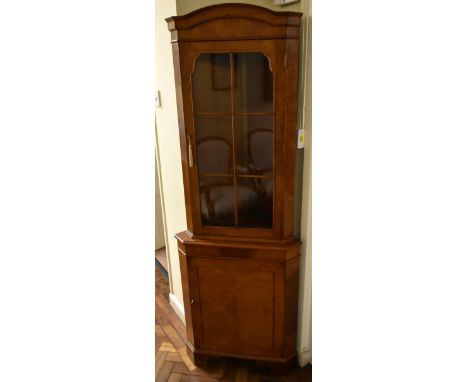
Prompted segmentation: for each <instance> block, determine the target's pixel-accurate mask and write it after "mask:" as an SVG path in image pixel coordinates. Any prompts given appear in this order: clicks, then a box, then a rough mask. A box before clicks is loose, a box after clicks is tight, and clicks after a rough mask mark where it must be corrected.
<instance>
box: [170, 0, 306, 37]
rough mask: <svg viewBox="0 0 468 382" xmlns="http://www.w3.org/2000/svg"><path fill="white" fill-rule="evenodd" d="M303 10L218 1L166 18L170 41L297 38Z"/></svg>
mask: <svg viewBox="0 0 468 382" xmlns="http://www.w3.org/2000/svg"><path fill="white" fill-rule="evenodd" d="M301 17H302V13H299V12H275V11H272V10H270V9H267V8H263V7H259V6H256V5H251V4H238V3H236V4H234V3H228V4H218V5H212V6H209V7H205V8H201V9H197V10H195V11H193V12H191V13H188V14H187V15H184V16H173V17H169V18H167V19H166V21H167V24H168V28H169V30H170V31H171V40H172V42H181V41H229V40H259V39H298V38H299V26H300V23H301Z"/></svg>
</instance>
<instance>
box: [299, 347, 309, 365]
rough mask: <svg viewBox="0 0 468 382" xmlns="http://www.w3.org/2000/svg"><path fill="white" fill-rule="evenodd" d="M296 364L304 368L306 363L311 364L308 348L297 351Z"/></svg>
mask: <svg viewBox="0 0 468 382" xmlns="http://www.w3.org/2000/svg"><path fill="white" fill-rule="evenodd" d="M297 363H298V364H299V366H300V367H304V366H305V365H307V364H308V363H312V353H311V351H310V349H309V348H306V349H302V350H299V349H298V350H297Z"/></svg>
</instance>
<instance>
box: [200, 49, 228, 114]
mask: <svg viewBox="0 0 468 382" xmlns="http://www.w3.org/2000/svg"><path fill="white" fill-rule="evenodd" d="M192 89H193V109H194V111H195V112H196V113H199V112H205V113H206V112H210V113H230V112H231V68H230V58H229V53H203V54H201V55H200V56H198V58H197V62H196V64H195V71H194V72H193V75H192Z"/></svg>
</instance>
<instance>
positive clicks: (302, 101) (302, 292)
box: [296, 0, 312, 365]
mask: <svg viewBox="0 0 468 382" xmlns="http://www.w3.org/2000/svg"><path fill="white" fill-rule="evenodd" d="M300 4H301V9H300V11H301V12H302V13H303V14H304V16H303V18H302V24H301V28H302V34H301V68H300V76H299V82H300V86H299V124H300V127H302V128H304V134H305V146H304V150H303V153H302V157H303V163H302V165H303V169H302V195H298V193H297V192H296V197H301V199H302V203H301V206H300V209H296V214H299V215H300V219H301V227H300V228H301V231H300V232H301V233H300V238H301V241H302V247H301V268H300V279H299V280H300V281H299V314H298V333H297V352H298V359H299V363H300V364H301V365H305V364H307V363H310V362H312V197H311V194H312V131H311V130H312V108H311V105H312V102H311V100H312V39H311V29H312V26H311V21H312V14H311V11H312V8H311V1H309V0H303V1H302V2H301V3H300Z"/></svg>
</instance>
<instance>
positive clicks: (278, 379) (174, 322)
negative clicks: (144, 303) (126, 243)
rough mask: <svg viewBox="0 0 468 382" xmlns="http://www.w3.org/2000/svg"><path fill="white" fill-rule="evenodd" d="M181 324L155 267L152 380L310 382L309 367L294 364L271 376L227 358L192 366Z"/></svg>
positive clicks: (188, 381) (164, 284)
mask: <svg viewBox="0 0 468 382" xmlns="http://www.w3.org/2000/svg"><path fill="white" fill-rule="evenodd" d="M185 335H186V333H185V326H184V324H183V323H182V321H181V320H180V319H179V317H178V316H177V315H176V313H175V312H174V311H173V310H172V307H171V306H170V305H169V285H168V282H167V279H166V278H165V276H164V275H163V273H162V272H161V271H160V270H159V269H157V268H156V381H157V382H166V381H168V382H218V381H223V382H311V381H312V369H311V366H310V365H308V366H306V367H304V368H302V369H301V368H300V367H297V368H296V369H295V370H292V371H290V372H289V373H288V374H286V375H282V376H273V375H270V374H268V372H267V371H266V370H264V369H261V368H259V366H255V365H253V364H249V363H247V362H246V361H242V360H235V359H228V360H223V361H217V362H214V363H213V364H210V365H209V367H207V368H203V369H201V368H198V367H196V366H195V365H194V364H193V363H192V361H191V360H190V358H189V357H188V356H187V352H186V350H185V344H184V339H185Z"/></svg>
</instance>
